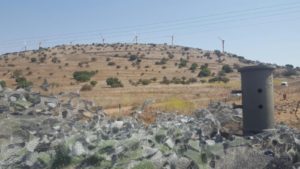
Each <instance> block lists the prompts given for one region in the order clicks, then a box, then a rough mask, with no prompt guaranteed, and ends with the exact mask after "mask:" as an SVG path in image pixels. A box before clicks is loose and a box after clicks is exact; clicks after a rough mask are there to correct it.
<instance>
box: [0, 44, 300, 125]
mask: <svg viewBox="0 0 300 169" xmlns="http://www.w3.org/2000/svg"><path fill="white" fill-rule="evenodd" d="M205 52H207V51H204V50H199V49H194V48H190V49H188V50H185V49H184V48H183V47H180V46H175V47H171V46H167V45H156V46H155V47H154V46H151V45H140V44H138V45H124V44H117V45H105V46H97V45H80V46H60V47H55V48H50V49H48V50H43V51H39V52H33V51H27V52H23V53H15V54H10V55H8V57H7V59H4V58H2V59H1V60H0V75H1V79H3V80H5V81H6V82H7V85H8V87H10V88H15V81H14V79H13V78H11V76H12V73H13V71H14V70H21V72H22V74H23V75H24V76H25V77H26V78H27V79H29V80H30V81H32V82H33V84H34V86H33V91H36V92H40V93H42V94H46V95H47V94H57V93H60V92H79V90H80V88H81V87H82V86H83V85H84V84H86V83H78V82H76V81H75V80H74V79H73V77H72V74H73V72H74V71H79V70H88V71H95V70H98V73H97V74H96V75H95V76H94V77H92V80H95V81H97V82H98V83H97V85H96V86H95V87H94V88H93V89H92V90H91V91H85V92H80V95H81V96H82V97H83V98H85V99H88V100H93V101H95V102H96V104H98V105H100V106H103V107H104V109H105V110H106V111H107V112H108V113H109V114H111V116H112V117H113V118H119V117H121V116H124V115H130V114H131V109H132V107H136V106H140V105H142V104H143V102H144V101H145V100H147V99H151V100H155V104H153V105H152V106H151V107H148V108H147V109H148V111H147V112H149V114H145V115H144V116H145V117H142V119H144V121H146V122H148V121H149V122H151V121H153V120H154V119H152V116H153V114H151V112H154V111H155V110H157V109H162V110H165V111H180V112H182V113H185V114H189V113H190V112H191V111H192V109H194V108H198V107H206V106H207V105H208V103H209V102H211V101H218V100H219V101H227V102H228V103H233V102H236V103H239V100H238V99H236V98H230V92H231V90H233V89H239V88H240V76H239V73H237V72H234V73H230V74H228V75H227V76H228V77H229V78H230V82H229V83H227V84H224V83H213V84H210V83H200V82H197V83H194V84H189V85H181V84H170V85H165V84H160V83H159V82H160V81H161V80H162V78H163V77H164V76H166V77H168V79H172V78H173V77H185V78H187V79H188V78H191V77H194V78H197V80H198V81H199V80H200V78H198V77H197V74H198V72H199V70H198V71H196V72H195V73H192V72H191V71H190V70H189V67H190V65H191V64H192V63H197V64H198V65H202V64H205V63H207V64H208V65H209V68H210V69H211V70H212V72H214V73H217V72H218V71H219V70H220V69H221V67H222V65H223V64H230V65H233V64H235V63H237V64H239V65H241V66H243V65H245V64H243V63H240V62H239V60H238V59H237V58H233V57H228V56H225V57H222V58H224V59H225V61H224V62H223V63H218V62H217V61H216V60H217V56H216V55H214V54H213V53H212V52H211V55H210V56H211V57H212V59H208V58H206V57H204V53H205ZM169 53H171V54H172V55H174V58H172V59H169V61H168V62H167V63H166V64H165V65H156V64H155V62H157V61H160V59H162V58H168V55H169ZM131 54H134V55H138V56H140V57H141V58H142V62H141V63H140V64H139V65H136V66H133V65H132V62H130V61H128V57H129V56H130V55H131ZM44 56H46V57H47V58H46V60H45V63H32V62H31V58H37V60H39V59H40V58H42V57H44ZM53 58H57V59H58V60H60V62H59V63H53V62H52V61H51V60H52V59H53ZM107 58H109V59H110V60H109V61H107ZM180 58H184V59H188V64H187V67H183V68H178V67H177V66H175V64H176V63H179V60H180ZM108 62H115V64H116V65H115V66H108ZM79 63H82V66H81V67H80V66H79ZM117 66H119V68H117ZM163 66H165V67H166V68H163ZM108 77H118V78H119V79H120V80H121V81H122V83H123V84H124V88H110V87H108V86H107V85H106V82H105V80H106V78H108ZM151 78H156V79H157V81H155V82H152V83H151V84H150V85H147V86H142V85H140V86H132V85H131V84H130V83H129V80H132V81H135V82H136V81H138V80H139V79H151ZM44 79H47V81H48V82H49V83H50V84H51V87H50V88H49V91H47V92H46V91H43V90H42V89H41V88H40V85H41V84H42V83H43V81H44ZM201 79H205V80H207V79H208V78H201ZM283 80H287V79H274V85H275V91H276V93H279V94H277V95H276V100H275V101H276V105H281V106H282V105H286V104H288V103H293V102H295V101H298V100H300V98H299V97H300V94H299V93H300V89H299V86H300V84H299V83H297V80H299V79H288V81H291V82H294V81H295V85H291V86H289V89H288V91H287V93H288V96H289V100H288V101H286V102H282V101H280V99H278V98H280V95H281V94H280V93H281V92H282V90H285V89H281V88H279V87H278V86H279V85H280V82H281V81H283ZM291 84H293V83H291ZM119 105H121V109H119V108H118V106H119ZM299 113H300V112H299ZM288 114H289V115H288ZM276 119H277V121H284V122H288V123H295V124H296V125H298V124H299V120H297V119H296V120H295V115H290V113H282V112H279V113H277V114H276ZM299 126H300V125H299Z"/></svg>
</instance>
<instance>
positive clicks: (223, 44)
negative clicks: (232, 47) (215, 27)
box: [219, 37, 225, 53]
mask: <svg viewBox="0 0 300 169" xmlns="http://www.w3.org/2000/svg"><path fill="white" fill-rule="evenodd" d="M219 39H220V40H221V42H222V53H224V52H225V49H224V48H225V40H224V39H222V38H220V37H219Z"/></svg>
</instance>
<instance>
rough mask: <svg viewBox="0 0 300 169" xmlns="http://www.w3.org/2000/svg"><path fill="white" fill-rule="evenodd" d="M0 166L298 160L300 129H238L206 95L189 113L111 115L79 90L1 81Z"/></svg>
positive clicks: (249, 164)
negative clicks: (151, 117) (202, 105)
mask: <svg viewBox="0 0 300 169" xmlns="http://www.w3.org/2000/svg"><path fill="white" fill-rule="evenodd" d="M0 91H1V92H0V116H1V117H0V144H1V153H0V168H1V169H6V168H11V169H17V168H25V169H27V168H28V169H29V168H30V169H40V168H101V169H102V168H103V169H104V168H115V169H117V168H120V169H125V168H133V169H152V168H153V169H154V168H165V169H185V168H189V169H193V168H201V169H202V168H222V169H223V168H228V169H232V168H236V169H247V168H253V169H259V168H280V169H289V168H300V152H299V150H300V140H299V139H300V133H299V131H297V130H294V129H291V128H289V127H288V126H286V125H283V124H280V125H277V126H276V130H275V131H269V132H263V133H260V134H257V135H253V136H247V137H243V136H242V135H241V119H242V114H241V111H237V110H234V109H232V107H231V106H230V105H226V104H224V103H212V104H210V105H209V107H208V108H207V109H199V110H196V111H195V112H194V115H193V116H183V115H176V114H174V113H162V112H158V114H157V120H156V122H155V123H154V124H151V125H144V124H143V122H142V121H140V120H139V118H137V117H138V116H134V115H133V116H132V117H124V118H122V119H117V120H113V119H110V118H109V117H107V116H106V115H105V113H104V112H103V111H102V109H101V107H97V106H94V105H93V103H92V102H90V101H85V100H81V99H80V97H79V95H78V94H74V93H70V94H61V95H59V96H56V97H45V96H41V95H39V94H37V93H32V92H27V91H25V90H23V89H19V90H17V91H13V90H10V89H1V88H0Z"/></svg>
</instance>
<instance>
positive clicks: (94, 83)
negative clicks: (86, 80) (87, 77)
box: [90, 80, 98, 86]
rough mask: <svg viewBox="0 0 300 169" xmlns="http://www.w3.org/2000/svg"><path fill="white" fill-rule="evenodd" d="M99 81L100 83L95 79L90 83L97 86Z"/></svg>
mask: <svg viewBox="0 0 300 169" xmlns="http://www.w3.org/2000/svg"><path fill="white" fill-rule="evenodd" d="M97 83H98V82H97V81H95V80H93V81H91V82H90V84H91V85H92V86H96V84H97Z"/></svg>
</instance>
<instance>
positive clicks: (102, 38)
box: [100, 34, 105, 44]
mask: <svg viewBox="0 0 300 169" xmlns="http://www.w3.org/2000/svg"><path fill="white" fill-rule="evenodd" d="M100 36H101V40H102V44H104V43H105V39H104V37H103V36H102V35H101V34H100Z"/></svg>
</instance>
